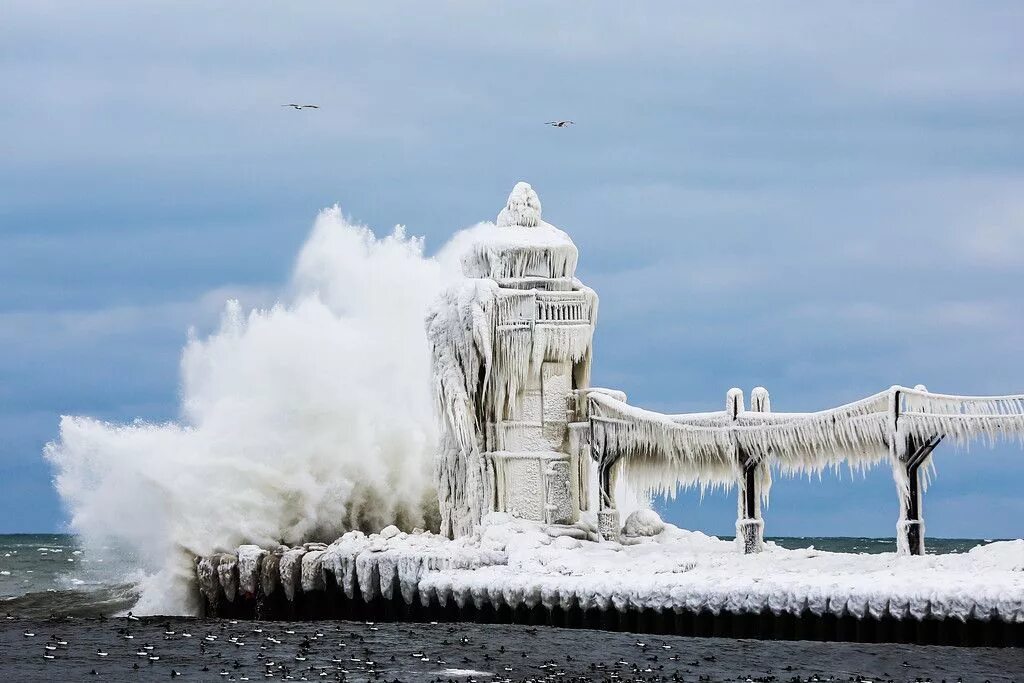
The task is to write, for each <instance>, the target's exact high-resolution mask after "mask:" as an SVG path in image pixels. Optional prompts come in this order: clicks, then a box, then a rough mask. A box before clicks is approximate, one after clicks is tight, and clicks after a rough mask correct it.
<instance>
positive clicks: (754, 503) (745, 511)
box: [726, 387, 771, 555]
mask: <svg viewBox="0 0 1024 683" xmlns="http://www.w3.org/2000/svg"><path fill="white" fill-rule="evenodd" d="M750 410H751V412H756V413H767V412H770V411H771V400H770V398H769V396H768V390H767V389H765V388H764V387H756V388H755V389H754V390H753V391H751V392H750ZM742 412H743V392H742V391H740V390H739V389H732V390H730V391H729V394H728V398H727V399H726V413H727V414H728V416H729V418H730V420H731V421H732V422H733V423H736V422H737V421H738V420H739V416H740V414H741V413H742ZM736 461H737V465H738V469H739V473H740V477H739V481H738V482H737V487H736V488H737V492H738V497H737V502H736V509H737V514H736V541H737V543H739V544H741V545H742V546H743V552H744V554H748V555H749V554H751V553H759V552H761V551H762V550H763V549H764V519H762V518H761V491H760V490H759V486H758V484H759V482H760V480H761V478H762V476H763V468H764V467H765V465H764V463H762V462H759V461H757V460H755V459H754V458H752V457H750V454H749V453H746V452H745V451H744V450H743V448H742V447H741V446H740V445H739V444H738V443H737V445H736Z"/></svg>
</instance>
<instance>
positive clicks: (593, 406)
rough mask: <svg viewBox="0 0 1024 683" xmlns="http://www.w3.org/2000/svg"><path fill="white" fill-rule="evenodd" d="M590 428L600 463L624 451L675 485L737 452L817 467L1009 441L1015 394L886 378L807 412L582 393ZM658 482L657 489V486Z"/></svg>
mask: <svg viewBox="0 0 1024 683" xmlns="http://www.w3.org/2000/svg"><path fill="white" fill-rule="evenodd" d="M587 398H588V401H589V402H590V407H589V414H590V415H591V418H592V424H594V425H595V427H594V429H595V433H597V434H598V436H597V438H596V439H595V441H594V444H593V446H592V450H593V455H594V457H595V458H597V459H598V460H599V461H600V462H602V463H603V464H604V465H605V466H609V465H611V464H616V463H618V461H619V460H620V459H627V460H628V461H629V467H630V468H631V469H632V468H633V463H634V462H637V463H638V464H639V465H640V466H641V467H643V468H645V469H646V470H648V474H649V473H650V470H652V469H657V468H658V467H660V468H661V469H662V470H663V472H662V474H664V475H666V476H673V473H674V472H680V473H681V474H682V475H683V476H682V477H681V479H680V480H678V481H677V483H684V484H685V483H691V482H701V483H708V484H712V485H713V484H715V483H729V478H730V477H731V476H732V473H733V463H734V461H735V459H736V457H737V453H738V452H740V451H742V452H743V453H744V456H745V457H746V458H749V459H752V460H754V461H762V460H765V459H770V460H771V461H772V462H776V463H778V464H779V465H780V466H781V467H782V469H783V470H784V471H787V472H792V473H798V472H818V471H821V470H822V469H824V468H827V467H831V466H837V465H840V464H843V463H845V464H847V465H849V466H850V467H851V468H854V469H864V468H868V467H871V466H873V465H875V464H877V463H879V462H881V461H882V460H884V459H885V458H886V457H888V456H889V455H890V454H892V453H895V454H896V455H897V456H898V457H903V456H904V455H905V453H904V451H903V450H902V446H900V447H899V448H897V449H895V450H894V449H893V448H892V447H893V444H894V443H896V442H897V441H899V442H900V443H909V442H916V443H918V444H921V443H926V442H928V441H929V440H932V439H936V438H945V437H948V438H949V439H951V440H952V441H954V442H955V443H957V444H958V445H961V446H963V445H966V444H967V443H968V442H971V441H974V440H979V439H980V440H983V441H984V442H986V443H987V444H989V445H992V444H993V443H995V442H996V441H997V440H1000V439H1004V440H1013V439H1016V440H1018V441H1019V442H1021V443H1022V444H1024V395H1007V396H956V395H951V394H936V393H932V392H929V391H927V390H923V389H921V388H913V389H911V388H907V387H902V386H893V387H891V388H889V389H887V390H886V391H882V392H879V393H877V394H873V395H871V396H868V397H866V398H863V399H860V400H858V401H854V402H852V403H848V404H845V405H841V406H837V407H835V408H830V409H827V410H821V411H817V412H809V413H769V412H755V411H742V412H739V413H738V414H737V415H736V417H735V419H734V418H732V417H730V416H729V415H728V414H727V413H726V412H725V411H718V412H707V413H689V414H677V415H665V414H661V413H657V412H653V411H649V410H643V409H640V408H636V407H634V406H630V405H628V404H626V403H625V402H623V401H619V400H616V399H615V398H613V397H611V396H608V395H602V394H590V395H588V397H587ZM667 485H668V484H667V482H663V483H662V484H661V485H660V486H659V487H658V488H664V487H665V486H667Z"/></svg>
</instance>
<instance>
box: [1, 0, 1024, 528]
mask: <svg viewBox="0 0 1024 683" xmlns="http://www.w3.org/2000/svg"><path fill="white" fill-rule="evenodd" d="M1022 31H1024V5H1022V4H1020V3H1013V2H1011V3H1000V2H986V3H973V2H962V3H949V2H922V3H825V4H821V3H812V4H808V3H793V4H789V5H787V4H784V3H771V4H769V3H751V4H746V5H744V4H735V3H730V4H729V5H728V8H724V7H721V6H719V5H718V4H715V6H714V7H712V6H711V5H710V4H709V3H700V4H692V5H684V4H681V3H677V2H669V3H635V4H634V3H619V2H608V3H601V2H585V3H584V2H560V3H531V2H515V3H512V2H508V3H471V2H465V3H444V2H433V3H429V5H428V4H424V3H420V2H411V3H365V4H360V5H358V6H356V5H355V3H338V2H325V3H315V2H303V3H280V2H252V1H247V2H244V3H243V2H216V3H212V2H205V1H204V2H198V1H197V2H181V1H175V2H163V3H161V2H147V3H139V2H101V1H98V0H97V1H93V2H89V3H83V2H47V1H44V0H24V1H22V0H13V1H12V0H7V1H6V2H5V3H4V10H3V19H2V20H0V92H2V93H3V105H4V106H2V107H0V532H16V531H50V530H59V529H62V528H64V525H65V523H66V516H65V512H64V511H63V510H62V509H61V506H60V502H59V500H58V498H57V496H56V494H55V493H54V491H53V488H52V484H51V476H52V473H51V471H50V469H49V467H48V466H47V465H46V463H45V462H44V461H43V459H42V457H41V450H42V447H43V445H44V444H45V443H46V442H47V441H48V440H51V439H53V438H55V436H56V434H57V420H58V416H59V415H60V414H65V413H70V414H87V415H93V416H97V417H101V418H104V419H110V420H118V421H124V420H131V419H133V418H136V417H139V418H144V419H149V420H165V419H173V418H175V417H177V410H178V409H177V394H178V377H177V369H178V356H179V351H180V349H181V346H182V344H183V342H184V341H185V336H186V330H187V328H188V327H189V326H190V325H196V326H197V327H198V328H199V329H200V330H209V329H211V328H212V326H213V324H214V322H215V321H216V317H217V314H218V312H219V310H220V308H221V306H222V305H223V302H224V300H225V299H226V298H227V297H229V296H237V297H240V298H241V299H242V301H243V302H249V303H260V302H264V301H265V300H266V298H267V297H268V296H269V294H268V293H270V292H273V291H275V290H276V289H277V288H278V287H280V286H281V284H282V283H284V282H285V280H286V279H287V275H288V272H289V270H290V268H291V265H292V262H293V259H294V257H295V255H296V252H297V249H298V247H299V246H300V244H301V243H302V241H303V239H304V238H305V236H306V234H307V232H308V230H309V227H310V225H311V222H312V219H313V218H314V217H315V215H316V212H317V211H318V210H319V209H320V208H322V207H324V206H328V205H331V204H334V203H336V202H337V203H340V204H341V206H342V207H343V209H344V211H345V212H346V214H348V215H351V216H353V217H354V218H356V219H358V220H360V221H362V222H365V223H367V224H369V225H371V226H374V227H375V228H376V229H377V230H378V232H379V233H380V232H386V231H389V230H390V228H391V226H392V225H394V224H395V223H404V224H406V225H408V226H409V231H410V232H412V233H414V234H421V235H425V236H426V238H427V244H428V250H430V249H436V248H438V247H439V246H440V245H441V244H443V242H444V241H445V239H447V237H448V236H449V235H451V234H452V233H453V232H454V231H455V230H457V229H459V228H461V227H464V226H466V225H469V224H471V223H474V222H476V221H478V220H483V219H492V218H493V217H494V215H495V214H496V213H497V210H498V208H500V206H501V205H502V203H503V202H504V199H505V197H506V195H507V194H508V191H509V189H510V188H511V187H512V185H513V184H514V183H515V181H517V180H527V181H528V182H530V183H532V184H533V186H534V187H535V188H536V189H537V191H538V192H539V194H540V197H541V200H542V202H543V204H544V210H545V212H544V216H545V218H546V219H547V220H549V221H551V222H553V223H555V224H556V225H558V226H560V227H562V228H563V229H565V230H567V231H568V232H569V233H570V234H571V235H572V236H573V238H574V239H575V241H576V243H577V244H578V245H579V247H580V252H581V259H580V269H579V273H578V274H579V275H580V276H581V278H582V279H583V280H584V281H585V282H587V283H588V284H590V285H592V286H593V287H594V288H595V289H597V291H598V293H599V294H600V296H601V299H602V305H601V318H600V321H599V326H598V332H597V338H596V351H595V353H596V360H595V371H594V380H595V383H597V384H600V385H603V386H613V387H618V388H622V389H624V390H625V391H626V392H627V393H628V394H629V397H630V400H631V402H632V403H636V404H639V405H643V406H647V407H652V408H655V409H661V410H672V411H683V410H702V409H703V410H714V409H719V408H720V407H721V406H722V405H724V400H725V393H726V390H727V389H728V388H729V387H731V386H740V387H742V388H744V390H745V391H746V392H747V393H748V394H749V390H750V388H751V387H754V386H756V385H759V384H761V385H764V386H766V387H768V388H769V390H770V391H771V393H772V402H773V407H774V408H775V409H776V410H814V409H819V408H824V407H827V406H830V405H834V404H837V403H842V402H846V401H849V400H853V399H856V398H859V397H861V396H863V395H866V394H869V393H873V392H875V391H878V390H881V389H883V388H885V387H887V386H889V385H891V384H894V383H902V384H908V385H913V384H917V383H924V384H927V385H928V387H929V388H931V389H933V390H936V391H947V392H958V393H1009V392H1022V391H1024V360H1022V358H1024V319H1022V313H1024V297H1022V294H1021V283H1022V280H1024V41H1022V40H1021V35H1022ZM293 101H294V102H314V103H317V104H319V105H320V106H321V108H320V109H319V110H315V111H310V110H307V111H302V112H297V111H293V110H290V109H286V108H282V107H280V106H279V105H280V104H281V103H284V102H293ZM553 118H570V119H573V120H575V121H576V122H577V125H576V126H574V127H572V128H570V129H568V130H556V129H553V128H550V127H546V126H544V125H543V123H544V122H545V121H548V120H551V119H553ZM935 460H936V464H937V467H938V479H937V480H936V481H935V482H934V484H933V486H932V489H931V490H930V491H929V492H928V495H927V498H926V501H925V514H926V520H927V525H928V534H929V535H932V536H946V537H955V536H967V537H1004V536H1013V537H1018V536H1020V535H1021V534H1022V533H1024V530H1022V527H1021V524H1020V520H1021V519H1024V497H1022V496H1021V495H1020V493H1019V492H1020V491H1021V490H1022V489H1024V452H1022V451H1021V450H1020V449H1018V448H1015V447H1000V448H998V449H996V450H992V451H990V450H987V449H985V448H981V447H979V448H976V449H973V450H972V451H971V452H969V453H966V454H964V453H958V452H957V451H955V450H954V449H952V448H951V447H948V446H943V447H940V449H939V450H938V451H937V452H936V457H935ZM659 507H660V509H662V511H663V512H664V513H665V515H666V516H667V517H668V518H669V519H671V520H672V521H673V522H675V523H678V524H680V525H682V526H686V527H690V528H700V529H704V530H706V531H710V532H719V533H731V532H732V528H733V522H734V518H735V501H734V499H733V498H732V496H728V495H725V494H717V495H710V496H709V497H706V498H705V499H704V501H703V502H702V503H701V501H700V500H699V497H698V496H697V495H696V494H687V495H684V496H681V497H680V498H679V499H678V500H676V501H674V502H670V503H659ZM896 515H897V507H896V494H895V488H894V485H893V483H892V478H891V474H890V473H889V472H888V471H886V470H885V469H884V468H880V469H878V470H876V471H875V472H873V473H872V474H870V475H868V477H867V478H861V477H854V478H851V477H850V475H849V474H847V473H842V474H841V476H836V475H826V476H825V477H824V479H823V481H820V482H819V481H818V480H817V479H815V480H813V481H807V480H786V479H781V478H777V480H776V484H775V486H774V489H773V494H772V501H771V505H770V507H769V508H768V510H767V511H766V514H765V516H766V520H767V527H766V533H767V534H768V535H872V536H892V535H893V532H894V529H895V521H896Z"/></svg>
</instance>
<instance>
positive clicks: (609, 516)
mask: <svg viewBox="0 0 1024 683" xmlns="http://www.w3.org/2000/svg"><path fill="white" fill-rule="evenodd" d="M620 528H621V525H620V522H619V511H618V510H616V509H614V508H606V509H604V510H598V512H597V532H598V533H599V534H600V535H601V540H602V541H618V540H619V529H620Z"/></svg>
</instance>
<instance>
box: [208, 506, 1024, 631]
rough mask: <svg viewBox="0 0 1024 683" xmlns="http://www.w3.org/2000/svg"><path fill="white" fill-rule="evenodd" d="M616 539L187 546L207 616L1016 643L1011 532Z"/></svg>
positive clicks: (677, 533) (492, 527)
mask: <svg viewBox="0 0 1024 683" xmlns="http://www.w3.org/2000/svg"><path fill="white" fill-rule="evenodd" d="M654 519H656V517H655V518H654ZM641 521H643V520H641ZM652 527H653V528H652ZM580 528H581V529H583V528H585V524H581V525H580ZM592 533H594V535H595V537H596V529H594V530H593V532H592ZM622 540H623V541H624V542H623V543H614V542H611V543H610V542H606V541H605V542H597V543H595V542H588V541H586V540H583V541H581V540H577V539H575V538H572V537H571V536H559V537H552V536H550V535H549V534H548V533H547V532H546V531H545V530H544V529H543V527H542V526H541V525H537V524H534V523H531V522H524V521H521V520H514V519H511V518H509V517H507V516H505V515H500V514H499V515H491V516H490V517H489V518H488V520H487V523H486V524H485V525H483V526H482V527H481V528H480V529H479V532H478V533H477V534H474V535H473V536H470V537H464V538H460V539H456V540H454V541H453V540H448V539H445V538H443V537H440V536H437V535H434V534H430V533H415V534H404V533H399V532H398V531H397V530H396V529H394V528H393V527H391V528H389V529H387V530H385V531H384V532H382V533H381V534H372V535H370V536H366V535H364V534H361V533H359V532H352V533H349V534H346V535H345V536H343V537H342V538H341V539H339V540H338V541H336V542H334V543H332V544H330V545H323V544H307V545H306V546H303V547H297V548H284V547H281V548H275V549H270V550H267V549H261V548H258V547H256V546H241V547H240V548H238V550H237V552H235V553H230V554H218V555H213V556H211V557H204V558H200V559H198V560H197V564H196V569H197V578H198V585H199V589H200V592H201V599H202V602H203V605H204V609H205V612H206V614H208V615H210V616H213V615H217V616H224V617H231V618H261V619H285V618H291V619H294V618H303V619H337V618H344V619H360V620H406V621H485V622H512V623H527V624H550V625H556V626H568V627H582V628H599V629H607V630H626V631H635V632H656V633H674V634H682V635H697V636H703V635H707V636H711V635H715V636H735V637H757V638H780V639H789V638H800V639H820V640H854V641H869V642H870V641H893V642H920V643H935V644H989V645H1005V646H1024V541H1012V542H1003V543H994V544H991V545H988V546H983V547H978V548H975V549H972V550H971V551H970V552H967V553H962V554H951V555H925V556H910V555H898V554H896V553H884V554H876V555H868V554H863V555H851V554H845V553H830V552H822V551H817V550H813V549H806V550H785V549H782V548H778V547H775V546H773V545H772V544H770V543H769V544H767V546H766V548H765V551H764V552H762V553H758V554H744V553H743V552H742V548H740V547H738V545H737V544H736V543H734V542H730V541H722V540H718V539H715V538H712V537H708V536H706V535H704V534H701V533H699V532H688V531H684V530H681V529H678V528H676V527H673V526H671V525H664V526H662V525H660V523H654V524H652V525H649V526H648V527H647V528H634V529H630V528H629V525H628V524H627V529H626V534H624V536H623V539H622Z"/></svg>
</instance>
